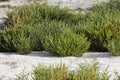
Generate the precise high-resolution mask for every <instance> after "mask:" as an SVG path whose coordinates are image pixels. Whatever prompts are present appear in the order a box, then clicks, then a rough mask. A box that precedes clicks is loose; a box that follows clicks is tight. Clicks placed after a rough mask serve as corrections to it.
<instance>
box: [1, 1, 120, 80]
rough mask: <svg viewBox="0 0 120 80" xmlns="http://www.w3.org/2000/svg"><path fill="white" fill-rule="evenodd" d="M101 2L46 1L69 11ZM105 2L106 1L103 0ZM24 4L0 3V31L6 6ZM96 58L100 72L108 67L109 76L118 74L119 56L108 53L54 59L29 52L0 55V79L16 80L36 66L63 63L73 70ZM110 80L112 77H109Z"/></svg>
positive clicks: (91, 53)
mask: <svg viewBox="0 0 120 80" xmlns="http://www.w3.org/2000/svg"><path fill="white" fill-rule="evenodd" d="M101 1H102V0H48V1H47V2H48V3H49V4H50V5H57V4H58V2H59V3H60V6H61V7H64V6H67V7H69V8H70V9H71V10H74V9H77V8H82V9H85V8H89V7H91V6H94V5H95V4H98V3H99V2H101ZM104 1H106V0H104ZM23 4H26V0H10V1H9V2H0V6H2V7H0V29H2V28H3V26H4V24H3V18H7V12H8V11H9V8H8V7H4V6H3V5H7V6H9V5H10V6H20V5H23ZM94 58H96V60H97V61H98V62H99V63H100V66H101V70H102V69H105V67H107V66H109V68H108V70H109V71H110V74H113V72H114V71H115V70H116V71H119V73H120V56H119V57H111V56H109V54H108V53H97V52H89V53H85V54H84V55H83V56H82V57H54V56H52V55H51V54H49V53H47V52H31V53H30V54H28V55H19V54H16V53H2V52H1V53H0V77H2V78H3V80H16V74H18V73H20V72H22V71H23V69H25V72H31V71H32V70H33V69H34V66H37V65H38V64H44V65H51V64H59V63H61V62H62V63H65V64H66V66H67V67H68V70H74V69H76V67H78V65H77V64H80V63H82V62H85V61H90V60H93V59H94ZM33 65H34V66H33ZM111 80H112V76H111Z"/></svg>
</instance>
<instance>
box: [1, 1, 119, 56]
mask: <svg viewBox="0 0 120 80" xmlns="http://www.w3.org/2000/svg"><path fill="white" fill-rule="evenodd" d="M119 4H120V0H110V1H109V2H108V3H101V4H99V5H97V6H95V7H94V8H93V10H92V11H90V12H88V13H86V14H81V13H80V14H73V13H70V12H69V11H68V9H66V8H63V9H61V8H60V7H59V6H49V5H47V4H38V3H34V4H31V5H24V6H21V7H17V8H15V9H14V10H13V11H12V12H11V13H9V14H8V19H7V20H6V22H5V24H6V26H7V29H8V30H9V28H10V27H18V29H19V28H20V27H27V28H28V30H30V31H29V34H27V35H30V41H29V40H28V43H29V42H30V43H31V44H32V50H47V51H49V50H50V49H51V48H50V49H48V46H47V47H45V45H46V44H44V42H43V41H44V40H45V37H46V36H47V35H48V37H49V38H52V40H55V41H54V43H52V46H53V45H55V46H56V48H57V47H58V46H59V45H56V43H57V41H59V40H60V41H61V43H63V42H62V40H61V39H65V37H64V38H61V37H60V36H57V37H58V39H56V38H54V37H55V33H59V32H60V27H65V28H69V29H70V30H71V31H73V32H72V33H70V35H69V37H70V36H72V35H77V36H80V37H81V34H83V35H84V36H85V37H84V38H86V39H87V41H90V43H91V45H90V50H92V51H110V50H109V48H108V44H109V42H110V41H111V40H113V39H117V38H119V37H120V27H119V26H120V16H119V14H120V8H119V7H120V5H119ZM28 30H27V29H26V31H28ZM6 31H7V30H6ZM6 31H2V32H0V35H1V36H0V37H1V40H0V48H1V50H0V51H14V50H15V49H14V47H13V43H11V42H9V41H10V40H11V39H10V38H11V35H12V34H11V32H8V31H7V34H9V36H6V37H5V36H4V35H5V34H6ZM64 33H65V34H67V33H68V32H67V31H66V32H65V31H64ZM59 34H60V35H61V36H64V35H65V34H63V33H59ZM56 35H58V34H56ZM24 37H25V36H24ZM67 37H68V35H67ZM7 39H8V40H7ZM46 39H48V38H46ZM72 39H73V37H72ZM77 39H78V37H77V38H76V42H77ZM20 40H25V39H20ZM49 40H50V39H48V41H49ZM65 40H66V39H65ZM70 40H71V39H69V40H68V41H70ZM74 40H75V39H74ZM74 40H73V41H74ZM26 41H27V40H26ZM26 41H25V42H26ZM45 41H47V40H45ZM73 41H72V42H73ZM14 42H15V41H14ZM17 42H18V41H16V43H17ZM23 42H24V41H23ZM55 42H56V43H55ZM65 42H66V41H65ZM76 42H75V43H76ZM83 42H84V41H83ZM46 43H49V42H46ZM50 43H51V42H50ZM68 43H69V42H66V44H68ZM66 44H64V45H63V44H62V47H60V46H59V47H60V48H59V49H58V51H57V50H53V51H54V52H55V53H58V52H59V54H60V51H61V50H63V51H64V49H63V47H64V46H66ZM78 44H80V42H78ZM3 45H4V46H3ZM14 45H15V43H14ZM71 45H72V47H70V49H73V48H74V47H76V46H73V43H72V44H71ZM12 47H13V48H12ZM49 47H50V46H49ZM77 47H78V45H77ZM82 47H83V46H82ZM5 48H6V49H5ZM44 48H46V49H44ZM56 48H53V49H56ZM79 48H80V47H79ZM80 49H81V51H82V52H85V50H86V47H84V49H83V48H80ZM59 50H60V51H59ZM67 50H69V49H68V48H67V47H66V50H65V51H67ZM73 50H74V51H73V52H75V49H73ZM83 50H84V51H83ZM114 50H117V49H114ZM15 51H16V50H15ZM53 51H51V52H53ZM69 51H70V50H69ZM69 51H68V52H69ZM76 51H78V48H76ZM116 52H117V51H116ZM62 53H67V52H62ZM62 53H61V54H62ZM68 54H69V55H71V54H74V53H70V52H69V53H68ZM62 55H63V54H62Z"/></svg>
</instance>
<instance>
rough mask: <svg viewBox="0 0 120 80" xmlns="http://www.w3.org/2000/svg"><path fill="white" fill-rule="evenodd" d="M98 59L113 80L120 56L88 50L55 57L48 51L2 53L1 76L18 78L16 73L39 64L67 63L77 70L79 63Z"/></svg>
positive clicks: (9, 78) (0, 54) (6, 78)
mask: <svg viewBox="0 0 120 80" xmlns="http://www.w3.org/2000/svg"><path fill="white" fill-rule="evenodd" d="M94 59H96V61H97V62H99V63H100V64H99V65H100V66H101V71H103V70H104V69H105V68H106V67H108V66H109V67H108V71H109V74H110V75H112V76H111V80H113V77H114V76H113V72H114V71H118V72H119V73H120V56H119V57H111V56H110V55H109V54H108V53H106V52H103V53H98V52H88V53H85V54H84V55H83V56H82V57H73V56H72V57H55V56H53V55H51V54H49V53H47V52H31V53H30V54H28V55H19V54H16V53H0V76H1V77H3V80H16V75H17V74H19V73H20V72H22V71H23V70H25V73H28V72H31V71H32V70H33V69H34V68H35V66H38V65H39V64H43V65H46V66H48V65H53V64H60V63H63V64H64V63H65V65H66V66H67V67H68V70H76V69H77V68H78V64H80V63H83V62H87V61H90V60H94Z"/></svg>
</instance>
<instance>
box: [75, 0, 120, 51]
mask: <svg viewBox="0 0 120 80" xmlns="http://www.w3.org/2000/svg"><path fill="white" fill-rule="evenodd" d="M119 3H120V0H112V1H110V2H108V3H101V4H99V5H97V6H95V7H94V8H93V10H92V11H91V12H89V13H87V14H86V15H83V16H81V17H80V18H81V20H82V21H79V22H80V23H79V25H77V26H76V27H75V31H76V33H84V34H85V35H86V36H87V37H88V40H90V41H91V47H90V50H95V51H108V49H107V44H108V41H110V40H111V39H113V38H117V37H119V35H120V27H119V26H120V16H119V14H120V9H119Z"/></svg>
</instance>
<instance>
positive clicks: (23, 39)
mask: <svg viewBox="0 0 120 80" xmlns="http://www.w3.org/2000/svg"><path fill="white" fill-rule="evenodd" d="M12 43H13V45H14V47H15V50H16V51H17V52H19V53H20V54H26V53H29V52H30V51H31V42H30V35H29V34H28V33H27V31H25V30H23V29H21V30H20V29H19V30H15V32H14V33H13V36H12Z"/></svg>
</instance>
